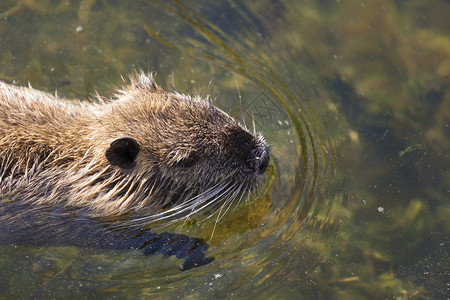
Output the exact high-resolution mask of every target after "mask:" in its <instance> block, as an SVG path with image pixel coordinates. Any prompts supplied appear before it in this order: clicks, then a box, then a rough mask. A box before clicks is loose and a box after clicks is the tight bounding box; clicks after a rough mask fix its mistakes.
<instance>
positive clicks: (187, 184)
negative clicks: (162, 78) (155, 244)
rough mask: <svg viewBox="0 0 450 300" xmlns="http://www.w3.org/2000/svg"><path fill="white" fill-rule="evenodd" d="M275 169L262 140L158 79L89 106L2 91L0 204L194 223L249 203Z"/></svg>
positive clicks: (20, 90)
mask: <svg viewBox="0 0 450 300" xmlns="http://www.w3.org/2000/svg"><path fill="white" fill-rule="evenodd" d="M268 164H269V152H268V146H267V144H266V143H265V141H264V139H263V138H262V136H260V135H257V134H253V133H251V132H250V131H248V130H247V129H245V128H244V127H243V126H241V125H240V124H239V123H238V122H236V121H235V120H234V119H232V118H231V117H230V116H228V115H227V114H225V113H224V112H222V111H221V110H218V109H217V108H215V107H214V106H213V105H212V103H211V101H209V100H208V99H201V98H200V97H198V96H197V97H191V96H187V95H184V94H180V93H176V92H166V91H164V90H162V89H161V88H160V87H159V86H158V85H157V84H156V83H155V81H154V79H153V77H152V76H151V75H145V74H142V73H141V74H138V75H136V76H132V77H131V79H130V83H129V85H128V86H126V87H125V88H123V89H121V90H119V91H118V92H117V93H116V94H115V95H114V96H113V97H112V98H111V99H104V98H101V97H98V98H97V99H94V100H93V101H89V102H88V101H74V100H66V99H61V98H59V97H57V96H56V95H52V94H48V93H45V92H41V91H37V90H35V89H32V88H31V87H29V88H25V87H17V86H14V85H8V84H5V83H3V82H0V200H4V201H6V200H7V201H8V202H12V203H14V202H17V203H19V202H24V201H25V202H27V203H31V204H32V205H35V206H39V205H47V206H53V207H58V206H61V207H78V208H80V207H81V208H83V209H87V210H88V211H89V212H90V213H91V214H92V215H100V216H105V215H117V214H122V213H125V212H128V211H134V212H139V214H140V215H157V214H158V213H160V212H161V211H162V210H165V211H169V215H171V214H172V215H174V214H176V215H178V214H179V215H183V214H184V215H187V214H190V213H191V212H192V211H199V210H200V209H202V208H205V207H209V206H210V205H211V204H212V203H215V202H220V201H219V199H222V203H223V201H229V200H231V199H233V198H236V197H242V194H243V193H245V192H246V191H250V190H252V189H254V188H255V187H257V186H258V185H259V184H260V183H261V181H262V179H263V177H264V173H265V171H266V168H267V166H268ZM238 195H239V196H238ZM162 218H164V217H162Z"/></svg>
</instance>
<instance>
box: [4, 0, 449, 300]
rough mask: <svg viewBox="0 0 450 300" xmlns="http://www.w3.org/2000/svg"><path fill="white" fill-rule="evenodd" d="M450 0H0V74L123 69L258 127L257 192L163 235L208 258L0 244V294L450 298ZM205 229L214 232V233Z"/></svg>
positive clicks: (97, 84) (100, 79)
mask: <svg viewBox="0 0 450 300" xmlns="http://www.w3.org/2000/svg"><path fill="white" fill-rule="evenodd" d="M448 15H450V4H449V3H448V1H447V2H446V1H437V0H436V1H434V0H432V1H427V2H424V1H407V2H404V1H397V2H392V1H372V0H370V1H364V2H361V1H258V2H256V1H255V2H249V3H247V2H246V3H240V2H237V1H216V2H212V1H133V2H127V3H123V2H122V1H94V0H83V1H64V0H48V1H33V0H27V1H20V2H17V1H2V2H1V3H0V37H1V38H0V50H1V51H0V78H1V79H3V80H5V81H7V82H16V83H17V84H22V85H26V84H27V83H28V82H30V84H31V85H32V86H33V87H35V88H38V89H43V90H47V91H54V90H58V94H59V95H63V96H65V97H77V98H86V97H89V96H92V95H94V94H95V91H98V92H99V94H102V95H110V94H111V93H112V92H113V87H114V86H121V85H122V79H121V77H120V76H121V75H126V74H130V73H132V72H134V71H136V70H139V69H143V70H145V71H147V70H148V71H154V72H156V79H157V81H158V82H159V83H160V84H161V85H162V86H163V87H164V88H166V89H176V90H177V91H180V92H184V93H200V94H211V95H212V97H214V98H215V99H216V100H215V104H216V105H217V106H218V107H220V108H221V109H223V110H224V111H226V112H228V113H229V114H231V115H232V116H234V117H235V118H237V119H240V120H245V123H246V124H247V125H248V126H249V127H251V128H252V127H253V126H254V127H255V128H256V130H258V131H261V132H262V133H263V134H264V136H265V137H266V139H267V140H268V142H269V143H270V146H271V153H272V156H273V166H272V168H271V170H270V173H269V176H268V180H267V184H266V186H265V188H264V189H263V191H264V192H263V195H262V196H261V197H258V198H255V199H254V200H253V201H252V202H250V203H248V204H247V205H246V206H242V207H239V208H237V209H235V210H234V211H232V212H231V213H228V214H227V215H226V216H225V217H224V218H223V219H222V220H221V222H220V223H218V224H217V226H216V228H215V230H214V234H213V235H212V231H213V228H214V221H215V218H214V217H213V218H211V219H210V220H208V221H202V220H201V219H199V220H197V221H198V222H197V223H194V225H192V223H191V224H190V226H179V227H171V228H169V229H167V228H164V230H169V231H171V232H173V233H182V234H187V235H189V236H193V237H202V238H204V239H205V240H206V241H208V243H209V244H210V252H209V254H210V255H211V256H214V257H215V260H214V261H213V262H212V263H210V264H209V265H206V266H203V267H200V268H197V269H192V270H189V271H186V272H180V271H179V270H178V265H179V264H180V261H179V260H178V259H176V258H173V257H168V258H167V257H162V256H158V255H156V256H143V255H141V254H140V253H138V252H129V251H105V250H99V249H89V248H76V247H42V248H30V247H9V246H0V297H3V298H29V297H35V298H39V299H46V298H49V297H54V298H63V297H66V298H77V299H79V298H83V297H84V298H95V297H98V298H102V297H107V298H126V297H137V298H146V297H148V298H152V297H154V298H186V297H190V298H212V297H229V298H233V297H234V298H242V297H244V298H249V297H254V296H258V297H269V298H270V297H271V298H275V297H281V298H283V299H291V298H292V299H294V298H295V299H298V298H326V299H333V298H339V299H355V298H375V299H384V298H394V297H395V298H408V297H416V298H418V299H421V298H436V299H445V298H448V297H449V295H450V280H449V278H450V276H449V270H450V263H449V246H448V243H449V240H450V238H449V232H450V222H449V220H450V218H449V216H450V207H449V188H450V187H449V185H450V175H449V167H450V160H449V156H448V155H449V154H448V153H450V151H449V150H450V143H449V138H450V131H449V130H450V129H449V120H450V93H449V90H448V88H449V75H450V59H449V57H450V34H449V31H450V24H449V23H450V22H449V21H448ZM211 236H212V238H211Z"/></svg>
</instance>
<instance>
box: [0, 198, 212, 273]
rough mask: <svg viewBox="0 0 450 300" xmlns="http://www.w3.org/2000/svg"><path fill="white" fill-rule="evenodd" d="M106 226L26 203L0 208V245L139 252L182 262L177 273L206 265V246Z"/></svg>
mask: <svg viewBox="0 0 450 300" xmlns="http://www.w3.org/2000/svg"><path fill="white" fill-rule="evenodd" d="M108 227H109V223H108V222H104V221H102V220H99V219H95V218H92V217H90V216H89V215H87V213H86V212H84V211H83V210H75V209H73V208H72V209H70V210H69V209H66V211H63V210H61V209H51V208H49V207H47V208H42V207H39V208H36V207H33V206H31V205H29V204H14V205H13V204H12V203H3V204H2V205H0V243H1V244H3V245H14V246H38V247H39V246H76V247H84V248H95V249H110V250H139V251H141V252H142V253H143V254H144V255H153V254H163V255H166V256H176V257H177V258H179V259H183V260H184V263H183V264H182V265H181V266H180V270H182V271H184V270H189V269H192V268H195V267H199V266H202V265H205V264H208V263H210V262H211V261H213V260H214V258H213V257H206V251H207V250H208V247H209V245H208V244H206V243H205V242H204V241H203V240H202V239H198V238H190V237H188V236H186V235H182V234H171V233H167V232H163V233H151V232H150V231H148V230H144V229H142V228H125V229H120V230H118V229H111V228H108Z"/></svg>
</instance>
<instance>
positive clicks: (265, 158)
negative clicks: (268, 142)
mask: <svg viewBox="0 0 450 300" xmlns="http://www.w3.org/2000/svg"><path fill="white" fill-rule="evenodd" d="M256 161H257V171H258V174H260V175H261V174H264V172H265V171H266V170H267V167H268V166H269V162H270V154H269V150H268V149H264V151H263V152H262V154H261V156H260V157H259V159H257V160H256ZM258 162H259V165H258Z"/></svg>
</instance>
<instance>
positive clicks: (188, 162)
mask: <svg viewBox="0 0 450 300" xmlns="http://www.w3.org/2000/svg"><path fill="white" fill-rule="evenodd" d="M197 161H198V155H197V153H194V152H191V153H190V154H189V155H188V156H186V157H184V158H183V159H181V160H180V161H179V162H178V165H179V166H181V167H184V168H189V167H192V166H193V165H195V164H196V163H197Z"/></svg>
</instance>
